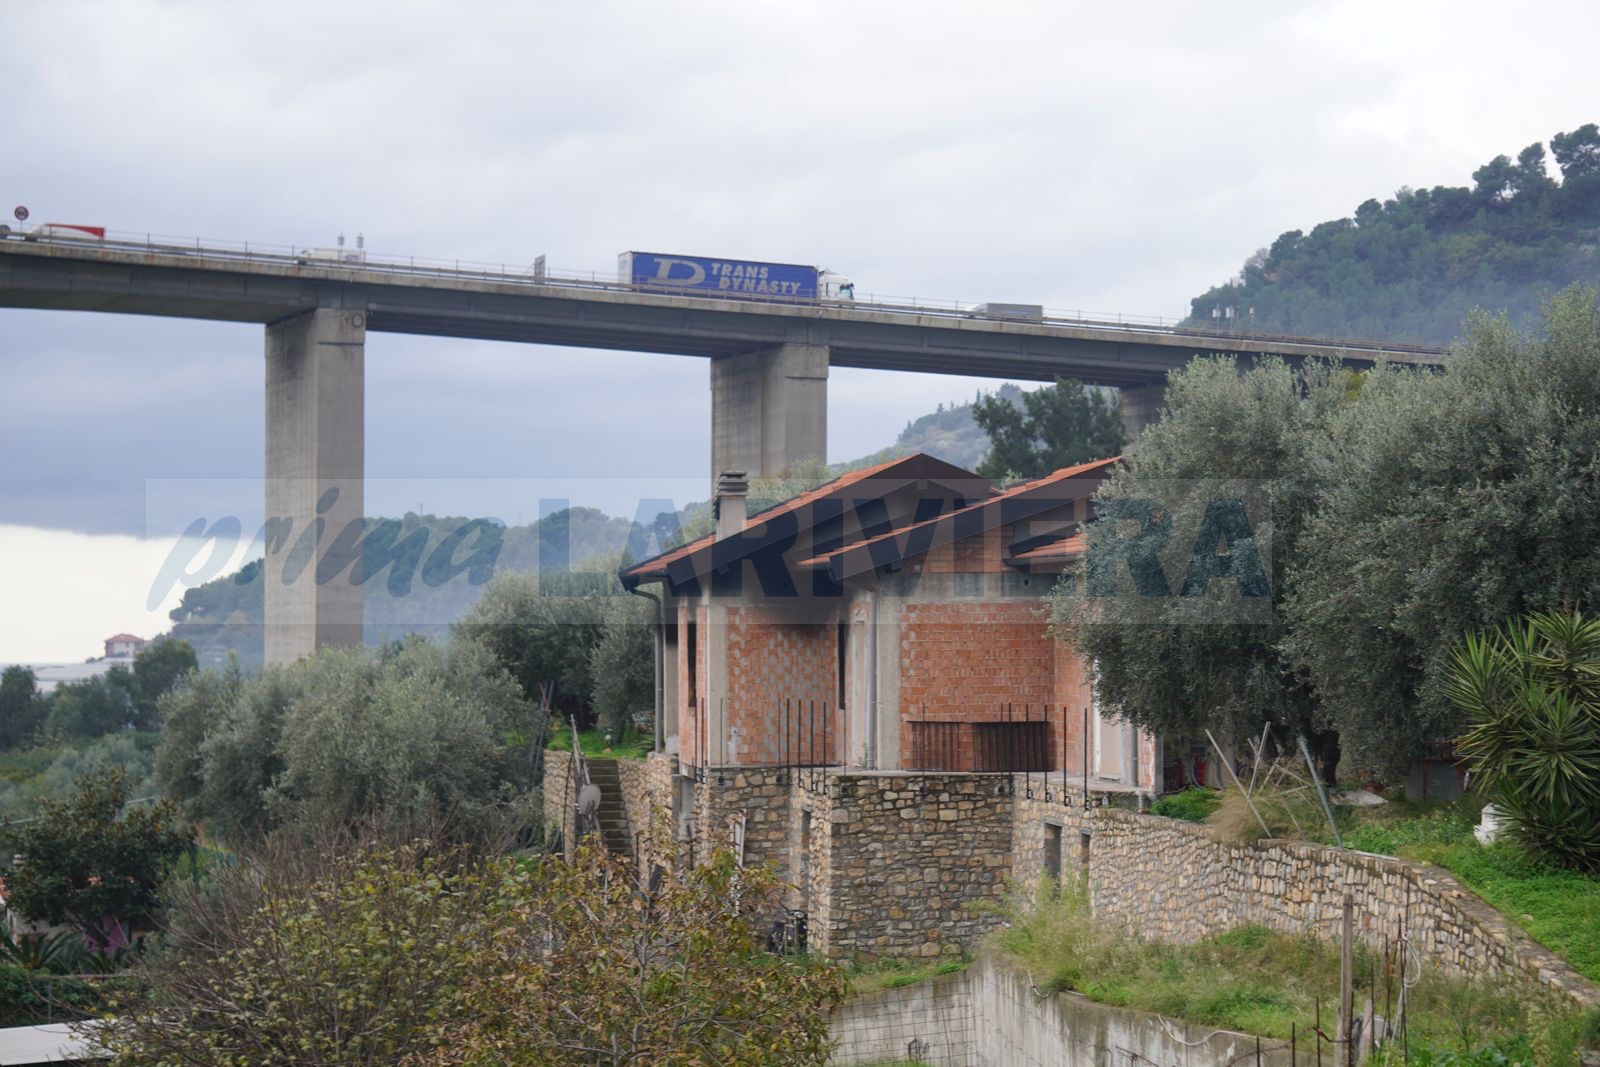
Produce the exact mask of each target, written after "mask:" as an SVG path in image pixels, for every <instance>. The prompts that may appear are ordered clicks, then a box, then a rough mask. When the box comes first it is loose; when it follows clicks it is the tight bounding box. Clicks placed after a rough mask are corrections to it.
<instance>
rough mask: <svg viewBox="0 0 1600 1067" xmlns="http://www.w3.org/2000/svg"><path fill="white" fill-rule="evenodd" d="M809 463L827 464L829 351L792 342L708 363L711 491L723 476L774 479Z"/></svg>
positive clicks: (820, 347)
mask: <svg viewBox="0 0 1600 1067" xmlns="http://www.w3.org/2000/svg"><path fill="white" fill-rule="evenodd" d="M812 458H815V459H822V460H826V459H827V458H828V346H827V345H821V344H804V343H793V342H791V343H789V344H783V345H779V346H778V347H777V348H770V349H767V350H766V351H763V352H751V353H749V354H747V355H740V356H721V357H718V358H715V359H713V360H712V361H711V478H712V481H713V483H715V480H716V478H717V474H718V472H720V471H748V472H749V474H750V477H752V478H771V477H774V476H776V475H778V474H781V473H782V472H783V471H785V470H787V469H788V468H789V467H791V466H793V465H794V464H796V463H798V462H800V461H801V460H804V459H812ZM715 488H716V486H715V484H713V486H712V489H713V490H715Z"/></svg>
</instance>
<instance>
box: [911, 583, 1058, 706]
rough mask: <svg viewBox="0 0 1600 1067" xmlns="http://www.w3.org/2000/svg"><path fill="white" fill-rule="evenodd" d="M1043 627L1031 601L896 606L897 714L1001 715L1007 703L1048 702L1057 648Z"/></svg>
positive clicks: (1038, 610) (1042, 617)
mask: <svg viewBox="0 0 1600 1067" xmlns="http://www.w3.org/2000/svg"><path fill="white" fill-rule="evenodd" d="M1044 625H1045V612H1044V608H1043V607H1042V606H1041V605H1040V604H1039V602H1038V601H1036V600H1023V601H1017V602H1005V601H974V602H959V601H958V602H919V601H911V602H908V603H905V604H902V605H901V607H900V707H901V709H902V715H903V716H904V717H905V718H920V717H921V712H922V710H923V709H926V711H927V717H928V718H930V719H933V718H937V717H939V716H941V715H943V716H946V717H950V718H963V719H965V718H969V717H971V716H976V717H979V718H982V717H983V716H986V715H987V716H998V717H1003V715H1004V712H1003V710H1002V709H1003V706H1004V705H1006V704H1008V703H1009V704H1013V705H1015V706H1016V707H1018V708H1020V707H1022V706H1023V705H1025V704H1032V705H1033V706H1034V707H1036V708H1037V707H1041V706H1043V705H1045V704H1049V703H1053V702H1054V701H1055V699H1056V698H1055V672H1056V664H1055V648H1054V642H1053V641H1051V640H1050V639H1049V638H1048V637H1047V636H1046V635H1045V632H1044Z"/></svg>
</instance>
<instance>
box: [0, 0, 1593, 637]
mask: <svg viewBox="0 0 1600 1067" xmlns="http://www.w3.org/2000/svg"><path fill="white" fill-rule="evenodd" d="M0 30H3V38H0V39H3V40H4V41H5V47H4V52H3V56H4V58H3V59H0V102H3V103H4V113H3V119H0V130H3V136H0V202H3V203H0V208H3V209H6V210H9V208H10V207H11V206H12V205H13V204H26V205H27V206H28V207H29V208H30V209H31V210H32V212H33V218H34V220H35V221H60V222H78V223H90V224H101V225H106V226H109V227H111V228H113V229H116V230H123V231H135V232H141V233H143V232H150V233H157V234H170V235H179V236H184V237H204V238H215V239H224V240H249V241H257V242H276V243H282V244H296V245H312V244H315V245H329V244H331V243H332V242H333V238H334V236H335V235H336V234H338V233H339V232H340V231H343V232H345V233H346V234H348V235H350V236H351V237H352V238H353V236H354V235H355V234H356V233H357V232H360V233H363V234H365V236H366V241H367V247H368V249H369V250H370V251H372V252H374V253H378V254H396V255H418V256H437V257H446V258H460V259H464V260H468V259H470V260H481V261H487V262H494V263H499V262H508V263H518V264H526V263H528V262H529V261H531V260H532V258H533V257H534V256H535V255H538V254H541V253H542V254H544V255H546V256H547V257H548V260H549V263H550V265H551V266H552V267H553V268H556V269H569V270H596V271H610V270H613V269H614V267H615V261H616V260H615V257H616V255H617V253H618V252H620V251H623V250H625V249H630V248H645V249H659V250H665V251H681V252H689V253H703V254H711V255H725V256H730V257H746V258H753V259H770V260H779V261H787V262H796V263H815V264H819V265H823V266H828V267H832V268H834V269H836V270H840V271H842V272H844V273H846V274H849V275H850V276H851V277H853V278H854V279H855V281H856V284H857V287H858V291H859V292H860V293H861V294H863V295H865V294H867V293H869V292H870V293H878V294H895V295H915V296H919V297H928V298H949V299H966V300H972V301H978V300H1004V301H1017V302H1028V303H1042V304H1045V305H1048V306H1050V307H1054V308H1062V309H1084V310H1089V311H1098V312H1121V313H1127V314H1142V315H1165V316H1173V317H1176V316H1180V315H1182V314H1184V313H1185V312H1186V311H1187V310H1188V299H1189V298H1190V297H1192V296H1194V295H1196V294H1198V293H1199V292H1200V291H1202V290H1203V289H1204V288H1206V287H1208V286H1210V285H1212V284H1215V283H1218V282H1220V281H1222V280H1224V279H1225V278H1227V277H1228V276H1229V275H1231V274H1233V273H1235V272H1236V271H1237V270H1238V268H1239V265H1240V264H1241V263H1242V261H1243V260H1244V259H1245V257H1246V256H1248V255H1249V254H1250V253H1251V252H1252V251H1254V250H1255V249H1257V248H1259V247H1261V246H1264V245H1266V244H1269V243H1270V242H1271V241H1272V239H1273V238H1274V237H1275V236H1277V234H1279V233H1280V232H1282V231H1284V230H1287V229H1291V228H1296V227H1300V228H1308V227H1309V226H1310V225H1312V224H1314V223H1316V222H1318V221H1321V220H1323V219H1327V218H1332V217H1337V216H1341V215H1345V214H1349V213H1351V212H1352V211H1353V210H1354V208H1355V206H1356V205H1357V204H1358V203H1360V202H1361V201H1363V200H1365V199H1366V198H1368V197H1369V196H1379V197H1382V196H1385V195H1388V194H1390V193H1392V192H1393V191H1394V190H1395V189H1397V188H1398V187H1400V186H1402V185H1413V186H1423V185H1434V184H1440V183H1445V184H1467V183H1468V180H1469V175H1470V173H1471V171H1472V170H1473V169H1475V168H1476V167H1477V166H1478V165H1480V164H1481V163H1483V162H1485V161H1486V160H1488V159H1489V158H1491V157H1493V156H1494V155H1496V154H1499V153H1502V152H1505V153H1511V154H1514V153H1515V152H1516V151H1517V150H1518V149H1520V148H1522V147H1523V146H1524V145H1526V144H1528V143H1530V142H1533V141H1546V142H1547V141H1548V139H1549V137H1550V136H1551V134H1552V133H1554V132H1556V131H1558V130H1570V129H1572V128H1574V127H1576V126H1579V125H1581V124H1583V123H1586V122H1591V121H1596V120H1600V92H1597V91H1596V90H1597V88H1600V83H1597V82H1596V80H1595V76H1594V70H1593V63H1592V61H1591V57H1590V55H1589V51H1590V47H1589V43H1590V42H1593V41H1594V40H1596V39H1597V37H1600V5H1596V4H1593V3H1590V2H1568V3H1537V2H1535V3H1524V4H1519V5H1515V6H1507V5H1505V4H1499V3H1497V4H1488V3H1463V2H1460V0H1456V2H1449V3H1393V2H1389V3H1377V2H1373V3H1365V2H1363V3H1340V2H1334V0H1318V2H1316V3H1295V2H1285V0H1274V2H1272V3H1265V2H1263V3H1234V4H1225V5H1216V4H1212V5H1195V4H1188V3H1177V2H1173V3H1164V4H1125V5H1107V4H1096V5H1088V4H1065V3H996V2H990V3H986V4H982V5H978V4H971V3H965V4H955V3H939V2H927V0H923V2H918V3H880V2H874V0H856V2H854V3H848V4H846V3H829V2H813V3H809V4H803V5H802V4H793V3H789V4H782V5H778V4H768V3H762V2H748V3H742V4H699V3H696V4H690V3H676V2H670V0H662V2H654V3H645V2H639V0H632V2H626V3H623V2H605V0H589V2H585V3H561V4H557V3H539V2H526V0H519V2H515V3H488V2H474V3H470V4H453V5H444V4H436V5H435V4H420V3H397V2H394V0H388V2H384V3H353V2H342V0H341V2H334V3H329V2H327V0H323V2H319V3H297V2H281V0H280V2H274V3H271V4H268V3H258V4H235V3H223V4H219V3H213V2H194V3H154V2H149V3H140V2H135V0H115V2H107V3H79V2H74V0H10V2H7V3H5V4H4V5H0ZM0 381H3V382H4V393H3V394H0V398H3V408H0V410H3V412H4V414H3V416H0V598H3V599H0V662H3V661H6V660H19V659H52V658H62V659H78V658H82V657H83V656H85V655H88V654H89V653H91V652H93V651H95V650H96V649H97V647H98V641H99V639H100V638H102V637H104V636H106V635H107V634H109V633H111V632H114V630H116V629H131V630H133V631H134V632H142V633H154V632H155V631H156V630H158V629H161V628H162V626H163V625H164V619H163V618H162V617H161V616H159V615H156V616H150V615H146V614H144V606H143V604H142V602H141V603H137V604H135V603H132V602H131V601H130V602H126V603H124V602H123V600H124V599H125V598H121V597H112V596H110V595H109V593H110V590H109V587H108V595H107V597H105V598H96V597H94V596H93V595H92V593H84V594H78V593H74V594H73V595H74V596H75V597H77V598H78V599H76V600H74V601H73V602H72V603H70V604H68V605H66V606H65V608H64V609H63V614H62V618H61V619H60V620H59V622H58V623H57V622H52V623H51V624H50V625H48V626H47V625H43V624H41V622H40V618H41V616H40V613H39V612H40V609H39V607H38V605H37V603H30V602H29V601H30V600H31V597H32V596H33V595H37V596H46V597H48V596H50V595H51V592H50V590H51V584H50V583H49V582H45V583H43V584H40V583H39V582H38V576H39V575H40V574H41V573H42V574H50V573H61V571H62V570H63V569H74V571H75V573H76V574H77V575H78V576H79V578H81V577H82V576H83V575H86V574H106V573H114V572H117V571H119V569H121V568H124V567H129V568H131V567H148V566H149V563H148V561H147V558H146V557H148V556H149V555H150V553H149V551H148V550H147V548H146V547H143V546H140V545H138V543H137V541H135V540H134V539H133V538H134V537H139V536H143V535H145V534H146V533H147V532H152V531H148V530H147V521H146V507H147V505H146V501H147V494H148V490H149V486H150V484H151V483H152V480H162V481H163V483H165V484H171V481H172V480H174V479H176V480H184V479H227V480H250V479H257V478H259V477H260V476H261V473H262V453H263V444H262V434H263V426H262V405H263V401H262V395H261V388H262V337H261V330H260V329H259V328H258V327H248V326H235V325H219V324H208V323H193V322H182V321H171V320H163V319H135V318H119V317H110V316H95V315H89V314H82V315H79V314H55V313H44V312H24V311H0ZM980 384H983V383H979V382H977V381H975V380H973V379H960V378H941V377H936V376H915V375H890V374H889V373H887V372H869V371H854V370H835V371H834V372H833V374H832V377H831V379H830V407H829V437H830V440H829V450H830V457H829V458H831V459H834V460H840V459H847V458H851V457H854V456H857V455H860V454H863V453H866V452H870V451H873V450H875V449H877V448H880V447H882V446H883V445H885V444H887V443H888V442H889V441H891V440H892V439H893V437H894V436H895V434H896V433H897V432H898V431H899V429H900V428H901V427H902V426H903V425H904V424H905V421H906V420H907V419H908V418H911V417H914V416H916V415H918V414H921V413H923V412H925V411H928V410H931V409H932V408H933V406H934V405H935V404H936V403H938V402H940V401H951V400H965V399H969V398H970V397H971V395H972V394H973V392H974V391H975V389H976V388H978V386H979V385H980ZM988 384H990V385H993V384H996V383H988ZM709 413H710V403H709V393H708V389H707V367H706V364H705V363H704V362H703V361H701V360H697V359H689V358H682V357H670V356H658V355H644V354H627V353H607V352H594V351H579V350H570V349H556V348H540V347H531V346H530V347H519V346H511V345H503V344H494V343H478V342H464V341H450V340H440V339H426V338H409V337H396V336H390V335H374V336H372V337H371V338H369V341H368V346H367V470H368V475H369V477H371V478H374V479H384V480H386V484H387V485H388V486H390V488H391V489H392V492H389V491H388V490H385V492H384V493H379V494H374V495H369V502H370V503H373V504H374V505H376V506H375V507H373V508H371V509H370V510H378V509H379V508H381V507H384V506H392V507H395V508H398V507H408V506H409V507H414V506H416V504H417V503H428V497H427V496H426V495H424V493H425V492H427V491H428V490H427V488H426V484H425V483H426V482H427V481H429V480H431V481H432V483H433V485H434V486H435V487H437V486H438V485H441V484H447V483H449V482H451V481H454V480H460V479H495V480H512V481H520V482H529V483H531V482H535V481H536V480H538V479H551V478H560V479H568V480H577V481H579V482H581V481H584V480H592V481H593V482H594V483H595V484H596V485H597V486H598V487H600V488H597V489H596V490H595V498H596V500H603V501H615V500H617V499H619V496H626V493H625V492H623V493H619V492H618V490H617V487H618V486H619V485H621V486H626V485H629V484H632V482H633V481H634V480H636V479H645V478H649V479H663V478H678V479H685V480H687V481H689V482H697V483H700V484H703V483H704V480H705V478H706V477H707V474H708V470H707V467H708V458H709ZM414 480H416V481H419V485H418V486H417V487H416V491H412V487H410V486H408V485H407V483H408V482H411V481H414ZM483 484H484V485H485V486H486V489H485V492H484V494H482V498H481V499H480V498H478V497H474V496H473V495H472V494H471V493H468V492H463V493H461V494H459V496H458V499H459V500H460V504H459V507H460V509H461V510H470V511H473V512H474V513H478V514H487V515H497V516H500V517H503V518H506V519H509V520H513V521H514V520H516V519H518V518H521V519H527V518H531V517H533V516H534V515H535V514H536V512H537V506H538V505H537V501H536V499H533V497H535V496H536V495H537V494H536V493H534V492H533V491H531V490H530V491H529V492H528V493H527V494H522V493H519V492H513V493H511V494H509V498H508V495H507V494H506V493H505V490H504V484H503V481H502V482H501V483H499V484H498V487H496V483H483ZM569 484H570V482H569ZM413 498H416V499H415V500H413ZM429 506H430V508H431V507H432V506H433V505H432V504H430V505H429ZM22 527H29V528H33V529H32V530H29V531H24V530H22V529H21V528H22ZM38 531H44V532H42V533H41V532H38ZM68 531H74V532H76V533H77V534H93V535H112V534H118V535H132V536H128V537H120V538H119V537H111V536H95V537H82V536H71V535H69V533H67V532H68ZM154 532H159V531H154ZM25 580H26V581H27V582H29V583H32V584H31V585H30V588H36V589H37V592H36V593H34V594H31V595H30V596H27V597H24V596H21V595H20V593H19V591H20V590H21V589H23V587H24V581H25ZM85 584H86V583H83V582H81V581H75V582H70V583H69V582H67V581H65V580H63V581H62V582H61V583H60V584H59V588H61V589H62V590H63V593H62V595H63V596H65V595H66V593H65V590H66V589H68V588H72V589H77V588H78V587H79V586H82V585H85ZM133 584H135V585H137V584H138V583H137V582H135V583H133ZM146 585H148V582H146ZM87 586H88V587H89V588H91V589H92V587H93V583H87ZM134 599H137V598H134ZM118 620H121V621H118ZM102 631H104V632H102Z"/></svg>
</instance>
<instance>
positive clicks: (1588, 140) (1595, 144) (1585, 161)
mask: <svg viewBox="0 0 1600 1067" xmlns="http://www.w3.org/2000/svg"><path fill="white" fill-rule="evenodd" d="M1550 151H1551V152H1552V153H1554V154H1555V157H1556V164H1557V165H1558V166H1559V167H1560V168H1561V176H1562V177H1563V178H1566V179H1567V180H1569V181H1570V180H1571V179H1573V178H1582V177H1586V176H1587V175H1590V174H1600V126H1596V125H1595V124H1594V123H1592V122H1591V123H1588V124H1587V125H1584V126H1579V127H1578V128H1577V129H1575V130H1573V131H1572V132H1571V133H1558V134H1556V135H1555V136H1554V137H1552V138H1550Z"/></svg>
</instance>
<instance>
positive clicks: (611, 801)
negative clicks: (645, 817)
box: [584, 759, 633, 856]
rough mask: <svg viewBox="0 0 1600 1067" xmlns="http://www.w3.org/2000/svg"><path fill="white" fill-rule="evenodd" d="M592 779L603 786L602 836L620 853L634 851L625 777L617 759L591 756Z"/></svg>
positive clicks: (600, 815) (601, 788)
mask: <svg viewBox="0 0 1600 1067" xmlns="http://www.w3.org/2000/svg"><path fill="white" fill-rule="evenodd" d="M584 762H586V763H587V764H588V765H589V781H590V782H592V783H594V784H595V785H596V786H598V787H599V788H600V810H599V812H598V813H597V815H598V817H599V820H600V839H601V840H602V841H604V842H605V846H606V848H607V849H609V850H610V851H612V852H615V853H616V854H617V855H619V856H632V855H633V833H632V831H631V829H630V828H629V826H628V810H627V808H626V807H624V806H623V803H622V779H621V778H620V777H619V776H618V774H617V761H616V760H614V759H588V760H585V761H584Z"/></svg>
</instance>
